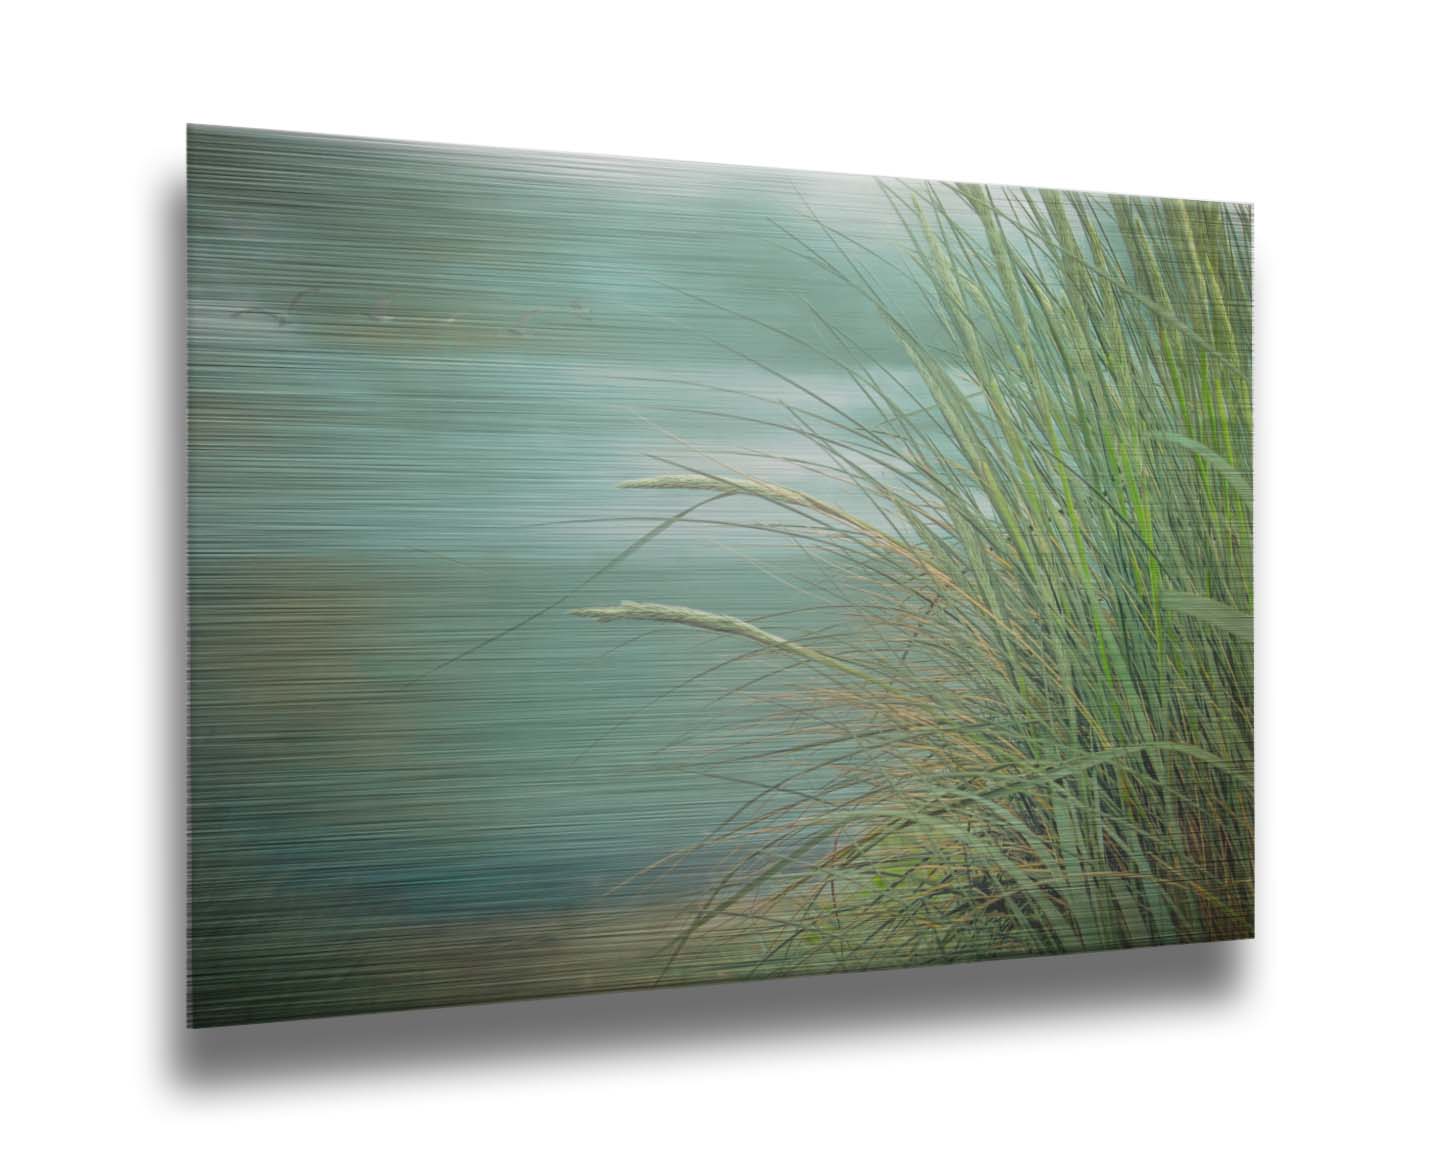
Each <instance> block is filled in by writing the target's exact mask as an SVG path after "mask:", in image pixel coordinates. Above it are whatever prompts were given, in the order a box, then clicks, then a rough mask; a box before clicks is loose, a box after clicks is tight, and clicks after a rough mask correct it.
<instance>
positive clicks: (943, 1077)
mask: <svg viewBox="0 0 1440 1152" xmlns="http://www.w3.org/2000/svg"><path fill="white" fill-rule="evenodd" d="M521 10H522V6H521V5H518V4H512V5H507V6H505V7H504V8H498V7H492V6H490V5H487V4H485V3H483V2H481V3H474V2H472V3H467V4H460V5H455V6H453V7H443V6H437V5H433V4H429V3H424V2H420V0H412V2H410V3H405V4H395V3H390V4H370V3H358V2H357V3H350V4H346V5H334V6H324V7H322V6H319V5H314V6H308V5H302V4H299V3H295V2H293V0H292V2H289V3H270V2H267V0H246V2H245V3H231V4H224V5H209V6H199V5H196V6H189V5H181V4H173V5H169V4H144V3H132V4H116V5H96V6H94V7H93V8H84V7H80V6H77V7H74V8H73V9H67V8H63V7H61V6H56V5H51V6H44V7H43V9H42V6H40V5H21V6H18V7H17V8H15V9H14V10H12V11H11V12H10V13H9V14H8V16H7V19H6V31H5V33H4V35H5V41H6V51H5V66H4V70H3V75H0V84H3V86H4V116H5V122H6V134H5V157H6V165H5V167H6V174H5V176H4V177H3V180H0V195H3V196H4V198H5V202H6V206H5V213H4V216H3V220H4V225H5V229H4V236H3V240H0V253H3V259H4V274H3V276H0V292H3V294H4V312H3V315H4V317H5V319H6V321H7V324H6V332H5V345H6V353H7V354H6V356H5V357H4V361H3V363H4V369H3V380H4V392H3V397H4V399H3V416H0V429H3V436H4V447H5V451H4V452H3V454H0V457H3V465H4V468H5V484H4V505H3V507H4V509H5V513H4V515H5V520H6V525H5V533H4V538H5V542H6V546H5V549H4V554H5V556H6V560H5V563H4V567H3V579H4V581H5V585H6V589H7V590H6V594H5V597H4V605H5V624H4V630H3V635H4V637H5V640H6V644H5V649H6V657H7V658H6V659H5V661H4V663H3V665H0V669H3V671H0V675H3V676H4V677H5V679H6V681H7V691H6V692H5V695H4V700H5V709H4V715H5V725H6V729H7V732H8V734H9V751H8V754H7V755H6V756H5V757H4V773H5V782H6V791H5V801H6V803H5V807H4V812H5V817H6V818H5V821H4V834H3V835H0V843H3V845H4V851H5V855H6V871H5V875H6V879H7V883H6V885H5V905H6V907H5V912H4V923H5V931H4V936H5V938H6V941H7V943H6V945H5V947H4V949H3V956H4V964H5V982H4V985H3V987H4V989H5V991H6V993H7V999H8V1003H7V1005H6V1010H5V1014H4V1022H5V1027H4V1033H5V1037H4V1043H3V1047H0V1053H3V1055H0V1059H3V1060H5V1061H7V1062H10V1063H12V1064H13V1066H14V1067H13V1068H12V1069H11V1070H10V1071H9V1072H7V1073H6V1075H5V1077H4V1080H3V1083H4V1085H5V1097H6V1099H7V1105H6V1108H5V1124H4V1128H5V1130H6V1131H7V1135H8V1134H9V1133H17V1134H18V1137H11V1138H10V1139H9V1140H7V1143H8V1144H9V1145H10V1146H12V1147H16V1148H30V1147H47V1146H55V1147H80V1146H88V1145H90V1144H92V1143H94V1144H98V1143H99V1142H100V1141H117V1142H121V1143H122V1144H128V1143H130V1142H132V1141H133V1144H134V1146H137V1147H138V1146H144V1147H153V1148H160V1149H168V1148H198V1147H204V1148H206V1149H215V1150H220V1149H228V1148H257V1147H259V1148H284V1147H290V1146H310V1147H317V1148H318V1147H342V1148H369V1147H420V1148H423V1147H441V1146H471V1147H493V1148H527V1147H534V1146H541V1147H543V1146H553V1147H557V1148H577V1147H585V1148H594V1147H598V1148H602V1149H603V1148H611V1147H614V1148H627V1149H628V1148H630V1147H633V1146H653V1147H665V1148H690V1147H700V1148H708V1147H716V1148H725V1149H739V1148H744V1149H752V1148H765V1147H772V1146H774V1147H784V1148H800V1147H806V1148H825V1149H831V1148H851V1147H856V1148H870V1149H881V1148H884V1149H891V1148H895V1147H915V1148H920V1147H940V1146H967V1145H968V1146H972V1147H1037V1148H1041V1147H1044V1148H1052V1149H1053V1148H1056V1147H1060V1146H1063V1147H1066V1148H1078V1149H1084V1148H1091V1147H1094V1148H1105V1149H1116V1148H1130V1147H1147V1148H1150V1147H1164V1148H1190V1147H1195V1148H1213V1147H1234V1146H1238V1147H1249V1146H1257V1147H1306V1146H1311V1147H1313V1146H1322V1147H1323V1146H1341V1147H1377V1148H1379V1147H1390V1148H1408V1147H1416V1146H1420V1145H1422V1144H1424V1143H1426V1142H1428V1141H1431V1140H1433V1139H1434V1125H1433V1113H1431V1112H1430V1111H1428V1110H1427V1108H1426V1103H1427V1102H1426V1100H1425V1096H1426V1095H1433V1089H1434V1071H1435V1065H1434V1040H1435V1026H1436V1023H1437V1020H1436V1011H1435V1009H1436V995H1435V981H1434V972H1433V968H1434V964H1435V961H1434V956H1435V949H1434V946H1433V945H1434V937H1435V931H1434V926H1435V922H1436V913H1435V911H1434V908H1435V905H1436V898H1437V892H1440V873H1437V869H1436V866H1435V862H1436V860H1437V854H1436V849H1435V842H1436V832H1437V825H1436V817H1437V812H1440V805H1437V800H1440V797H1437V789H1436V783H1435V780H1436V776H1437V774H1440V755H1437V747H1440V742H1437V739H1436V728H1435V719H1434V717H1435V714H1436V691H1437V688H1440V676H1437V672H1436V663H1435V661H1436V655H1437V652H1440V643H1437V642H1440V634H1437V626H1436V593H1437V574H1436V569H1435V566H1434V563H1433V556H1434V550H1435V540H1434V536H1435V527H1436V523H1437V519H1440V518H1437V515H1436V502H1437V497H1440V484H1437V478H1436V477H1437V473H1436V463H1437V457H1440V438H1437V434H1436V433H1437V428H1436V421H1437V417H1440V409H1437V404H1436V392H1437V386H1440V371H1437V367H1436V365H1437V358H1436V345H1437V330H1440V329H1437V325H1440V293H1437V289H1436V284H1437V271H1440V266H1437V260H1440V245H1437V239H1436V236H1437V227H1440V223H1437V222H1440V216H1437V212H1436V208H1435V204H1434V197H1435V191H1436V186H1435V182H1434V179H1433V177H1434V175H1435V173H1434V169H1433V166H1434V162H1435V134H1436V124H1435V113H1436V109H1437V103H1440V102H1437V91H1436V81H1435V67H1434V60H1433V58H1432V57H1433V52H1434V48H1435V44H1436V37H1435V34H1434V33H1435V30H1434V29H1433V28H1428V29H1427V28H1426V27H1425V26H1424V24H1425V20H1426V16H1425V7H1424V6H1423V5H1419V4H1416V5H1413V6H1412V5H1406V4H1401V3H1393V2H1387V0H1374V2H1372V3H1368V4H1363V5H1355V4H1347V5H1332V4H1327V3H1313V4H1307V5H1293V6H1292V5H1283V4H1276V5H1274V6H1270V7H1267V6H1264V5H1261V4H1257V3H1231V2H1229V0H1211V2H1208V3H1204V4H1193V3H1192V4H1180V5H1163V4H1156V3H1154V2H1153V0H1150V2H1141V3H1089V4H1083V3H1074V2H1070V3H1048V2H1044V3H1042V2H1038V0H1037V2H1031V3H1025V4H1017V5H1004V4H995V3H988V4H983V5H964V4H948V3H947V4H936V5H933V6H929V5H922V4H912V3H907V2H902V0H885V2H883V3H882V2H879V0H873V2H871V3H868V4H864V5H845V4H841V3H838V2H833V0H832V2H831V3H823V4H821V3H816V4H803V5H787V4H784V3H781V2H779V0H772V2H771V3H765V4H747V3H738V2H735V0H727V2H726V3H715V4H707V5H702V6H694V5H684V4H678V3H672V4H653V5H639V4H623V3H617V2H614V0H610V2H604V3H597V4H592V5H580V4H575V5H561V4H537V5H534V6H531V7H530V8H529V9H527V10H525V14H524V15H521V14H519V13H520V12H521ZM42 11H43V14H41V13H42ZM187 120H193V121H200V122H210V123H220V124H242V125H252V126H263V127H277V128H289V129H302V130H314V131H329V132H339V133H353V134H363V135H372V136H391V137H402V138H417V139H423V140H436V141H456V142H464V143H475V144H493V145H512V146H518V147H536V148H550V149H569V150H579V151H591V152H610V153H622V154H634V155H643V156H658V157H670V158H683V159H699V160H714V161H736V162H743V163H755V164H775V165H783V166H790V167H803V168H816V169H838V170H847V171H859V172H877V173H884V174H892V175H908V176H936V177H951V178H963V179H971V180H982V181H998V182H1008V183H1024V184H1041V185H1052V186H1053V185H1059V186H1070V187H1079V188H1086V189H1101V190H1122V191H1130V192H1149V193H1160V194H1168V195H1178V196H1194V197H1218V198H1233V199H1244V200H1252V201H1255V202H1256V203H1257V226H1258V231H1257V235H1258V252H1257V269H1258V302H1259V326H1258V332H1259V348H1258V362H1257V368H1258V384H1259V388H1258V394H1259V397H1260V408H1259V413H1258V415H1259V425H1260V432H1261V437H1262V439H1261V444H1260V454H1259V459H1258V466H1259V468H1258V470H1259V478H1258V499H1259V514H1260V520H1261V534H1260V544H1261V547H1260V552H1259V555H1258V556H1257V563H1258V565H1259V573H1260V578H1261V588H1262V592H1263V601H1262V604H1261V610H1260V611H1261V615H1260V628H1259V645H1260V646H1259V650H1258V651H1259V660H1260V665H1259V668H1260V685H1259V691H1260V705H1261V728H1260V761H1259V774H1260V775H1259V779H1260V800H1261V827H1260V836H1261V841H1260V843H1261V858H1260V865H1259V866H1260V881H1261V885H1262V888H1261V905H1260V918H1259V939H1258V940H1257V941H1255V942H1253V943H1248V944H1235V945H1223V946H1213V947H1209V948H1204V947H1202V948H1190V949H1170V950H1159V951H1155V952H1151V953H1132V954H1126V955H1117V956H1100V957H1086V958H1077V959H1064V960H1055V961H1051V960H1044V961H1029V962H1019V963H1008V964H991V965H980V966H974V967H969V968H958V969H950V970H940V971H934V970H932V971H927V972H919V973H908V974H907V973H900V974H870V975H860V976H848V977H833V978H828V979H824V980H809V981H798V982H795V981H791V982H781V983H775V984H769V985H764V986H750V987H728V988H710V989H699V990H689V991H680V992H668V993H657V994H644V995H628V996H609V997H591V998H582V999H575V1000H567V1001H552V1002H547V1003H543V1004H534V1005H518V1006H517V1005H509V1006H501V1007H495V1008H486V1009H472V1010H462V1011H454V1012H429V1013H414V1014H405V1015H399V1016H391V1017H384V1018H374V1019H356V1020H341V1021H328V1022H321V1023H312V1024H296V1025H267V1026H262V1027H260V1028H250V1029H237V1030H230V1031H227V1032H215V1033H208V1034H204V1035H199V1036H187V1035H185V1034H183V1032H182V1030H181V1028H180V1019H181V1018H180V998H181V994H182V964H181V957H182V947H183V937H182V933H183V924H182V920H181V914H180V908H181V899H182V895H183V889H182V881H181V879H180V872H181V868H182V863H183V855H182V849H181V845H180V840H179V835H180V833H179V829H180V826H181V819H182V815H183V813H182V808H181V803H182V797H183V791H182V788H183V742H182V736H181V724H182V719H183V710H182V709H183V693H184V683H183V674H182V671H181V669H180V661H181V659H182V657H183V631H182V626H183V618H182V616H181V611H182V608H181V604H182V595H183V585H182V582H181V566H180V565H181V551H180V549H181V540H182V531H183V507H182V503H181V499H182V497H181V490H180V484H181V482H182V478H183V473H182V468H183V455H182V449H183V440H182V435H183V424H182V417H181V408H180V403H181V389H182V387H183V379H182V374H183V359H182V354H183V342H182V340H183V333H182V319H183V309H182V304H183V298H182V295H181V293H182V281H181V273H182V271H183V263H182V256H183V248H182V247H181V229H182V224H183V217H182V215H181V205H182V195H183V147H184V137H183V125H184V123H185V122H186V121H187ZM17 638H18V643H16V640H17ZM1302 1141H1303V1143H1302ZM1430 1146H1432V1147H1433V1144H1431V1145H1430Z"/></svg>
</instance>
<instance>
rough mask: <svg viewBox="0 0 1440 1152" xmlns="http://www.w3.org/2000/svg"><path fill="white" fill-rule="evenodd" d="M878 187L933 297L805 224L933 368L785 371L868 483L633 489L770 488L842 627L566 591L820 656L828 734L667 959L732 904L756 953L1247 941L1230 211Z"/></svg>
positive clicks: (735, 830) (871, 958)
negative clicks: (831, 495)
mask: <svg viewBox="0 0 1440 1152" xmlns="http://www.w3.org/2000/svg"><path fill="white" fill-rule="evenodd" d="M892 196H893V199H894V202H895V205H896V209H897V211H898V212H899V213H900V214H901V217H902V218H903V220H904V221H905V224H906V227H907V229H908V232H909V236H910V241H911V248H912V256H913V262H914V269H915V272H916V274H917V275H916V279H917V281H918V282H919V284H920V285H921V286H922V288H923V294H924V298H925V299H926V301H927V303H928V306H929V309H930V313H931V314H930V316H929V317H927V318H926V319H924V320H923V321H912V320H909V319H906V318H904V317H902V315H901V314H900V312H899V311H898V309H897V308H895V307H894V306H893V304H892V302H891V301H887V300H886V299H885V298H884V295H883V294H882V293H881V292H880V291H878V290H877V289H876V288H874V287H873V286H872V285H873V282H872V280H871V279H870V278H869V276H868V275H867V273H866V272H865V271H864V265H863V261H860V260H856V259H852V258H851V257H852V255H853V254H854V248H853V246H851V245H849V244H848V243H847V242H846V240H845V239H844V238H843V237H840V236H838V235H836V234H834V233H833V232H830V233H827V238H828V240H829V241H830V246H829V247H828V248H826V249H825V250H824V252H823V253H822V251H821V249H820V248H819V247H817V246H812V245H805V251H806V252H807V253H808V254H809V255H810V256H811V257H812V258H813V259H815V260H817V261H819V262H820V263H822V264H824V265H825V266H827V267H829V268H830V269H832V270H833V271H834V272H835V273H836V274H837V275H841V276H843V277H845V278H846V279H847V280H849V281H850V282H851V283H853V284H854V285H855V286H856V288H857V289H858V290H860V291H862V292H864V293H866V294H867V296H869V298H870V301H871V303H872V304H873V306H874V307H875V308H876V309H877V310H878V312H879V313H880V315H881V316H883V317H884V319H885V320H886V322H887V323H888V325H889V328H890V331H891V333H892V334H893V336H894V339H895V340H896V341H897V343H898V344H899V346H900V347H901V348H903V350H904V353H905V356H906V358H907V359H908V362H909V365H910V367H911V369H913V372H912V373H910V374H908V375H909V377H910V380H911V381H918V385H914V384H912V383H911V382H909V381H907V380H903V379H902V378H901V377H900V375H898V374H895V373H891V372H888V371H887V370H886V369H885V368H884V367H883V365H881V364H880V363H878V362H876V361H874V360H873V359H870V358H867V357H866V356H864V355H863V354H862V353H860V351H859V350H858V349H856V348H855V347H854V346H853V345H850V344H849V343H848V342H847V341H846V338H845V336H844V334H843V333H839V332H833V333H832V336H833V340H834V344H835V346H836V348H837V350H838V351H837V358H843V361H844V363H845V365H846V370H847V371H848V372H849V375H850V377H851V379H852V380H853V382H854V384H855V387H856V388H857V389H858V390H859V391H860V392H861V393H862V394H863V395H864V396H865V397H866V398H867V399H868V400H869V402H870V408H871V411H870V413H868V414H867V415H866V416H865V417H863V418H862V417H857V416H852V415H848V414H847V411H846V410H843V409H841V408H839V407H836V406H833V405H825V404H822V405H821V406H820V407H819V408H818V409H815V408H806V407H803V406H802V405H803V404H804V403H805V397H797V404H796V407H794V408H793V409H792V412H793V414H794V421H793V426H794V427H795V429H796V430H797V431H799V432H800V433H801V434H802V435H804V436H806V437H807V438H808V439H809V440H810V441H811V442H812V443H813V444H814V445H815V446H816V447H817V448H819V449H820V450H821V451H822V452H823V453H824V456H825V458H826V460H827V461H828V463H827V464H826V466H825V473H826V475H827V476H828V477H830V478H832V479H833V478H834V477H837V476H838V477H842V478H843V479H844V480H845V481H846V482H847V484H848V485H849V487H850V489H851V490H852V496H853V499H851V498H847V499H844V500H837V501H835V502H828V501H824V500H819V499H817V498H815V497H813V496H810V495H808V494H806V493H804V492H803V491H801V490H799V489H794V488H785V487H780V486H778V485H774V484H770V483H768V482H765V481H763V480H757V479H754V478H750V477H743V476H736V477H712V476H708V475H705V474H702V473H699V472H696V473H693V474H672V475H666V476H656V477H652V478H648V479H644V480H638V481H633V482H631V483H630V484H627V485H626V487H635V488H648V489H674V490H695V491H706V492H712V493H718V494H721V495H723V496H727V497H737V498H751V499H758V500H761V501H765V502H768V503H770V504H772V505H776V506H779V507H783V508H786V509H788V510H789V511H790V512H791V513H793V514H795V516H796V523H795V524H794V525H793V526H792V527H789V528H783V529H782V530H783V531H788V532H790V533H791V534H792V536H793V538H794V540H795V541H796V543H797V545H798V546H803V547H805V548H806V549H807V553H808V552H809V551H813V550H815V549H817V548H818V549H822V550H823V551H824V553H825V558H826V560H827V562H828V565H829V566H833V565H834V564H835V563H836V562H838V565H839V567H840V569H841V570H842V571H843V572H844V573H845V579H844V580H843V582H842V583H841V585H840V587H841V588H842V590H843V593H844V596H845V600H846V605H847V611H846V619H847V626H848V634H847V635H846V636H845V637H844V638H843V639H841V640H834V639H831V640H828V641H826V642H825V643H824V644H823V645H822V644H820V643H801V642H794V641H790V640H785V639H782V638H780V637H779V636H776V635H774V634H773V633H770V632H767V631H765V630H763V629H760V628H757V627H755V626H754V625H751V624H749V623H747V622H745V621H742V620H738V619H736V618H734V617H726V616H716V615H713V614H710V613H706V612H702V611H698V610H696V609H692V608H679V607H673V606H664V605H645V604H633V603H627V604H623V605H621V606H619V607H618V608H617V607H612V608H594V609H584V610H581V611H580V613H579V614H580V615H584V616H590V617H594V618H597V619H601V620H647V621H651V622H660V623H663V624H676V625H681V626H689V627H698V628H703V629H707V630H710V631H718V632H724V633H729V634H731V635H733V636H735V637H737V638H738V639H741V640H744V641H746V642H748V643H752V644H755V645H757V646H759V647H760V648H761V649H764V650H768V651H769V652H771V653H774V654H780V655H785V656H788V657H791V658H793V659H795V660H798V661H799V662H800V663H801V664H802V665H804V666H810V667H813V668H814V669H815V671H816V673H817V675H816V677H815V679H814V683H813V685H812V686H811V689H810V691H809V693H808V697H807V701H806V703H805V704H804V705H801V706H800V707H801V708H802V709H803V710H804V711H805V716H806V719H807V723H808V729H807V732H806V739H805V741H804V744H803V746H804V747H805V748H810V747H813V745H814V742H815V741H816V740H817V739H824V738H827V737H828V738H829V741H830V742H831V743H833V745H834V746H835V749H836V750H837V752H838V754H837V755H835V756H833V757H831V758H829V759H827V760H826V761H825V763H824V764H823V765H815V764H814V763H813V761H810V760H803V761H802V758H799V757H798V756H797V765H798V766H797V769H796V773H795V776H794V777H793V778H791V779H790V780H788V781H787V782H786V784H785V786H784V787H783V788H778V789H775V790H773V794H772V796H771V801H772V802H771V803H769V804H767V805H766V806H765V807H764V809H763V812H761V813H757V814H754V815H750V816H743V815H742V816H741V817H739V818H737V819H736V820H735V821H734V822H733V823H732V825H731V826H730V827H728V828H727V829H725V830H723V831H722V832H721V833H719V834H718V836H719V838H720V839H722V840H723V839H729V840H730V841H731V842H732V843H733V844H734V846H735V848H736V855H735V859H734V862H733V867H732V868H731V869H730V870H729V871H728V872H727V873H726V874H725V875H724V876H723V877H722V879H721V880H720V881H719V882H718V884H717V887H716V890H715V891H714V892H713V893H712V894H711V895H710V897H709V899H708V900H707V901H706V902H705V904H704V906H703V907H702V909H701V910H700V911H699V913H698V914H697V917H696V919H695V922H694V924H693V925H692V926H691V928H690V930H689V931H688V932H687V933H686V934H685V936H684V937H683V938H682V939H681V940H679V941H677V945H676V947H677V952H678V951H679V950H680V949H683V948H686V947H698V946H700V942H701V941H703V940H704V939H706V938H707V937H711V936H712V935H713V934H715V933H721V934H724V933H728V932H733V931H736V930H737V929H738V930H740V931H743V932H744V933H749V934H752V935H755V936H756V938H757V939H760V940H761V941H762V942H763V947H762V951H761V954H760V955H759V957H758V958H757V963H756V967H755V971H756V972H757V974H760V975H768V974H773V973H777V972H781V971H812V970H823V969H831V968H838V967H844V968H857V967H866V966H874V965H880V964H897V963H926V962H940V961H946V960H951V959H958V958H969V957H981V956H998V955H1008V954H1020V953H1045V952H1065V951H1076V950H1085V949H1097V948H1116V947H1129V946H1137V945H1146V944H1159V943H1168V942H1179V941H1195V940H1208V939H1222V938H1231V937H1239V936H1247V935H1250V934H1251V933H1252V931H1253V908H1254V884H1253V783H1252V767H1253V671H1252V668H1253V661H1252V650H1251V618H1252V612H1253V580H1252V571H1251V532H1252V512H1251V497H1250V475H1251V428H1252V425H1251V377H1250V332H1251V327H1250V317H1251V288H1250V243H1251V223H1250V215H1249V212H1248V210H1247V209H1244V208H1241V207H1238V206H1232V205H1216V204H1198V203H1187V202H1178V201H1154V200H1139V199H1128V198H1120V197H1110V198H1098V197H1090V196H1083V195H1067V194H1059V193H1051V192H1044V193H1032V192H1026V191H997V190H991V189H986V188H981V187H972V186H962V185H946V186H936V185H922V186H918V187H914V188H900V189H895V190H893V191H892ZM797 243H801V242H800V241H798V240H797ZM832 252H833V255H831V254H829V253H832ZM812 399H813V398H812ZM764 527H765V530H766V531H771V532H773V531H775V530H776V526H775V525H773V524H766V525H765V526H764ZM842 649H843V653H842V651H841V650H842ZM793 706H794V705H792V707H793ZM797 748H798V746H797ZM781 754H783V753H781Z"/></svg>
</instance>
